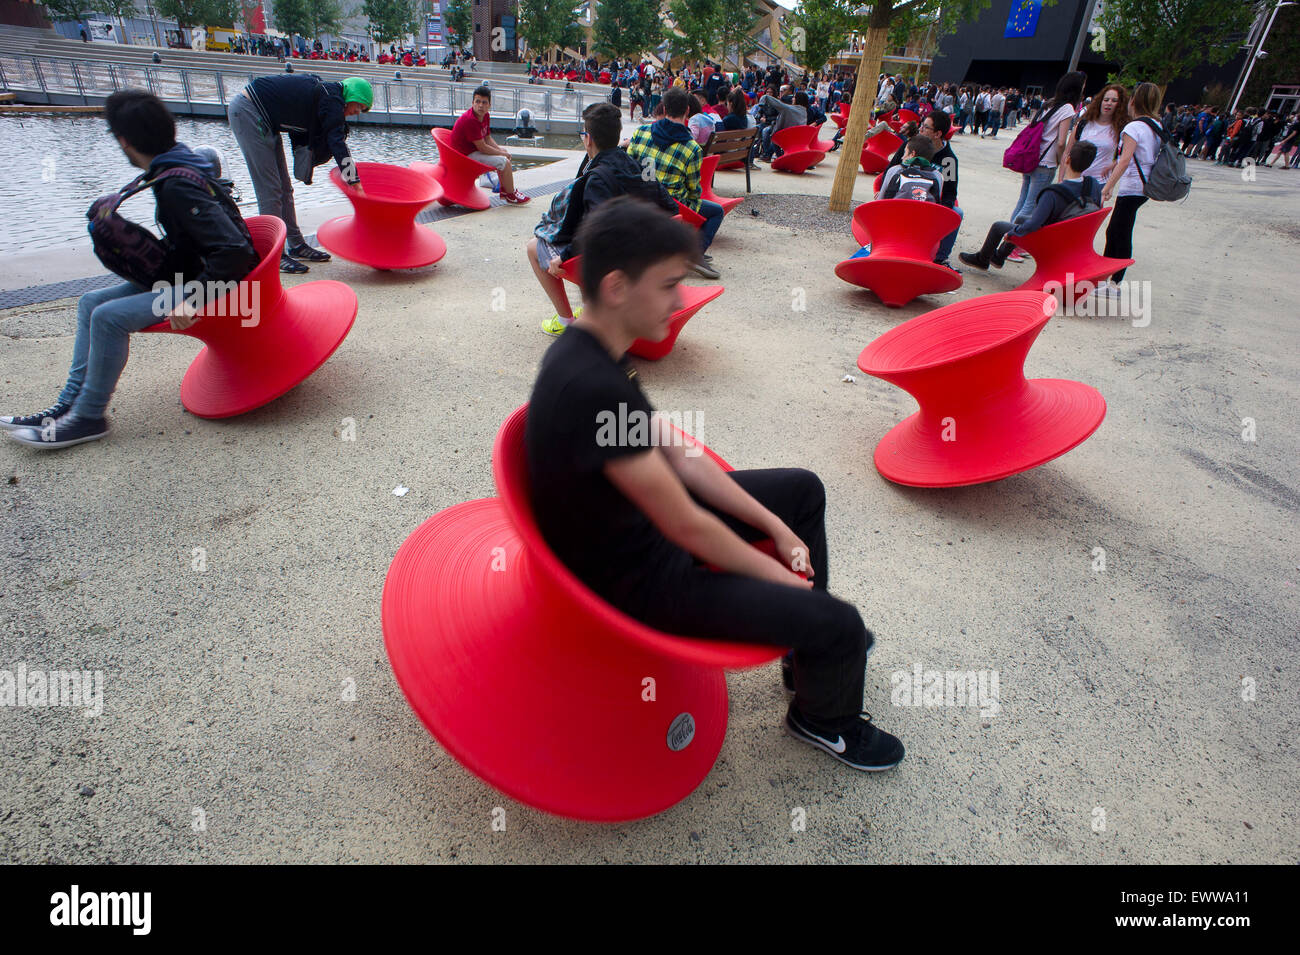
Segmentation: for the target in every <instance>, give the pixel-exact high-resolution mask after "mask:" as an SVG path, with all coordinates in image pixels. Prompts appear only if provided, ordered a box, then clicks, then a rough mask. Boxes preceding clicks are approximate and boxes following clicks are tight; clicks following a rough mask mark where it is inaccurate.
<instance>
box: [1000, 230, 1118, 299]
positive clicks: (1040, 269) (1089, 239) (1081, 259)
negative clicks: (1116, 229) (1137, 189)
mask: <svg viewBox="0 0 1300 955" xmlns="http://www.w3.org/2000/svg"><path fill="white" fill-rule="evenodd" d="M1108 215H1110V209H1098V210H1097V211H1096V212H1089V213H1088V214H1087V215H1082V216H1075V217H1074V218H1073V219H1065V220H1063V221H1061V222H1053V223H1052V224H1051V225H1046V226H1043V227H1042V228H1041V229H1038V230H1037V231H1035V232H1031V233H1029V235H1026V236H1023V237H1021V238H1011V237H1009V238H1011V241H1012V242H1014V243H1015V244H1016V245H1018V246H1020V247H1021V248H1022V249H1024V250H1025V252H1026V253H1028V254H1029V255H1031V256H1033V258H1034V274H1033V275H1031V276H1030V277H1029V278H1028V279H1026V280H1025V281H1024V282H1023V283H1022V284H1021V285H1019V286H1017V288H1018V289H1025V290H1033V291H1035V292H1037V291H1042V290H1043V289H1046V288H1047V287H1048V286H1053V287H1054V288H1055V289H1059V290H1060V291H1061V295H1060V297H1061V298H1062V299H1068V300H1069V301H1070V302H1073V301H1075V300H1076V299H1077V298H1079V296H1080V294H1086V293H1087V292H1088V291H1090V289H1085V290H1084V292H1083V293H1080V291H1079V289H1078V284H1079V283H1082V282H1088V283H1092V282H1095V281H1096V280H1097V279H1102V278H1106V277H1107V276H1109V275H1113V274H1114V273H1116V272H1118V271H1119V270H1120V269H1126V268H1128V267H1129V266H1130V265H1132V264H1133V260H1132V259H1108V258H1106V256H1104V255H1098V254H1097V251H1096V249H1095V248H1094V243H1095V242H1096V240H1097V230H1098V229H1100V228H1101V224H1102V223H1103V222H1105V221H1106V216H1108Z"/></svg>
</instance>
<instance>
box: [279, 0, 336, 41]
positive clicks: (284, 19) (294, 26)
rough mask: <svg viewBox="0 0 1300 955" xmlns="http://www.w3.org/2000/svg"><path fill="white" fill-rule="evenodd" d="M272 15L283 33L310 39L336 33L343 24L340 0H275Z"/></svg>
mask: <svg viewBox="0 0 1300 955" xmlns="http://www.w3.org/2000/svg"><path fill="white" fill-rule="evenodd" d="M272 14H273V16H274V19H275V27H276V29H277V30H279V31H280V32H281V33H299V34H301V35H302V36H309V37H316V36H320V34H322V33H336V32H338V29H339V27H340V26H342V24H343V8H342V6H341V5H340V3H339V0H274V5H273V7H272Z"/></svg>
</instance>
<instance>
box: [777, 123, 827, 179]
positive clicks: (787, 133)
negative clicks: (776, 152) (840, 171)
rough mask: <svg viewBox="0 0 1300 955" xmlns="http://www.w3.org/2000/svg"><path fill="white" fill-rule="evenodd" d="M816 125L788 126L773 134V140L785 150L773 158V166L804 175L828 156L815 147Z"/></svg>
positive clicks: (781, 170) (782, 170) (783, 170)
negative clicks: (813, 143) (813, 142)
mask: <svg viewBox="0 0 1300 955" xmlns="http://www.w3.org/2000/svg"><path fill="white" fill-rule="evenodd" d="M816 138H817V127H816V126H787V127H786V128H785V129H782V130H779V131H777V132H775V133H773V134H772V142H773V143H775V144H776V145H778V146H780V147H781V149H782V150H784V152H783V153H782V154H781V155H780V156H777V157H776V158H775V159H773V160H772V168H773V169H776V170H778V171H780V172H792V173H795V174H796V175H803V174H804V173H805V172H807V171H808V170H809V169H811V168H812V167H813V166H815V165H817V164H818V163H819V162H821V161H822V160H823V159H825V158H826V153H825V152H823V151H822V150H821V149H817V148H814V147H813V145H812V141H813V140H814V139H816Z"/></svg>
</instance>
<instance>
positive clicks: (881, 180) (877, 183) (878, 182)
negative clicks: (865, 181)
mask: <svg viewBox="0 0 1300 955" xmlns="http://www.w3.org/2000/svg"><path fill="white" fill-rule="evenodd" d="M884 184H885V174H884V173H883V172H882V173H877V174H876V178H875V179H874V180H872V183H871V194H872V195H873V196H874V195H875V194H876V193H878V192H880V187H881V186H883V185H884ZM856 229H857V223H854V230H855V231H854V233H853V234H854V235H857V231H856Z"/></svg>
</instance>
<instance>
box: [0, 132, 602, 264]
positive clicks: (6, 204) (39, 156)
mask: <svg viewBox="0 0 1300 955" xmlns="http://www.w3.org/2000/svg"><path fill="white" fill-rule="evenodd" d="M176 138H177V139H178V140H180V141H181V142H183V143H185V144H186V145H188V146H190V147H191V148H193V147H196V146H215V147H217V148H218V149H220V150H221V152H222V154H223V155H224V156H225V162H226V168H225V170H224V173H223V174H224V175H225V176H227V177H228V178H230V179H233V180H234V181H235V185H236V187H237V188H238V190H239V192H240V199H241V201H240V206H241V207H242V208H243V209H244V214H245V215H255V214H256V213H257V201H256V197H255V196H254V195H253V184H252V181H251V180H250V179H249V178H248V170H247V169H246V168H245V167H244V157H243V155H242V154H241V153H240V151H239V145H238V144H237V143H236V142H235V137H234V136H233V135H232V134H231V132H230V126H229V124H228V123H227V122H226V121H225V120H221V119H194V118H189V117H177V118H176ZM497 141H498V142H502V143H504V135H502V134H501V133H500V132H498V133H497ZM541 145H542V146H544V147H546V148H548V149H581V148H582V146H581V140H579V138H578V137H576V136H547V137H545V140H544V142H543V143H542V144H541ZM286 146H287V143H286ZM348 148H349V149H350V150H351V151H352V154H353V156H355V157H356V159H357V161H358V162H386V163H393V164H396V165H402V166H404V165H406V164H407V163H409V162H412V161H414V160H417V159H422V160H425V161H427V162H433V161H434V160H435V159H436V158H437V155H438V153H437V150H436V149H435V148H434V143H433V137H432V136H430V135H429V131H428V130H427V129H425V128H423V127H401V126H372V125H369V124H366V125H357V126H352V127H351V132H350V134H349V136H348ZM541 164H542V162H541V161H528V160H521V161H517V162H516V163H515V166H516V167H517V168H527V167H529V166H537V165H541ZM331 165H332V164H326V165H324V166H321V167H319V168H318V169H317V170H316V175H315V176H314V177H313V178H314V182H313V183H312V184H311V185H310V186H307V185H303V184H302V183H300V182H295V183H294V199H295V202H296V205H297V207H298V208H299V209H305V208H310V207H312V206H320V205H325V204H328V203H333V202H338V201H340V200H341V199H342V196H341V195H340V193H339V191H338V190H337V189H336V188H335V187H334V185H333V184H332V183H331V182H330V179H329V170H330V166H331ZM0 169H6V170H8V173H7V174H6V175H5V176H3V177H0V215H3V221H4V225H5V228H4V229H3V230H0V254H5V253H15V252H30V251H34V250H39V249H49V248H57V247H59V246H64V245H68V244H70V243H81V242H86V241H88V237H87V235H86V209H87V208H88V207H89V206H90V204H91V203H92V202H94V201H95V200H96V199H97V198H99V197H100V196H102V195H104V194H106V193H109V192H113V191H114V190H116V189H120V188H121V187H122V186H124V185H126V183H128V182H130V181H131V180H132V179H133V178H134V177H135V176H136V175H137V174H138V173H139V170H137V169H135V168H134V167H133V166H132V165H131V164H130V163H128V162H127V160H126V157H125V156H124V155H123V154H122V150H121V149H120V148H119V147H118V145H117V141H116V140H115V139H113V138H112V137H111V136H110V135H109V133H108V127H107V125H106V124H105V122H104V117H103V116H102V115H80V116H0ZM122 211H123V214H124V215H125V216H126V217H127V218H130V219H135V220H136V221H138V222H141V223H143V224H145V225H151V224H152V223H153V198H152V196H150V195H149V194H148V193H141V194H140V195H138V196H135V197H133V198H131V199H129V200H127V202H126V203H124V204H123V207H122Z"/></svg>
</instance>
